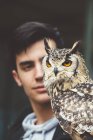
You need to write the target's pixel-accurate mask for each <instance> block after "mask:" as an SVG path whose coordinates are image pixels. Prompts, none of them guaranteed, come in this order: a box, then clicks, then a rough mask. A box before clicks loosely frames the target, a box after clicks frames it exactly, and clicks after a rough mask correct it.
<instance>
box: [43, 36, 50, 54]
mask: <svg viewBox="0 0 93 140" xmlns="http://www.w3.org/2000/svg"><path fill="white" fill-rule="evenodd" d="M44 45H45V50H46V52H47V54H50V52H51V48H50V46H49V44H48V42H47V39H46V38H44Z"/></svg>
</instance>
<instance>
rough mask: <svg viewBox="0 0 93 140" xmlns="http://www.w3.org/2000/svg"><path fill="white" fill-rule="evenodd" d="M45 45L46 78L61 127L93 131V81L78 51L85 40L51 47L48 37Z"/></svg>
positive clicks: (45, 82) (52, 105) (43, 64)
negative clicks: (66, 45)
mask: <svg viewBox="0 0 93 140" xmlns="http://www.w3.org/2000/svg"><path fill="white" fill-rule="evenodd" d="M44 44H45V50H46V52H47V55H46V56H45V57H44V58H43V60H42V67H43V71H44V78H43V80H44V85H45V87H46V89H47V91H48V95H49V96H50V99H51V107H52V110H53V112H54V114H55V116H56V118H57V119H58V121H59V124H60V126H61V127H62V129H63V130H64V131H66V132H67V133H68V134H72V133H73V132H76V133H78V134H79V135H81V134H84V133H85V132H87V133H93V81H92V79H91V78H90V76H89V71H88V69H87V67H86V65H85V61H84V58H83V55H82V54H81V53H80V52H79V51H78V48H79V47H80V46H81V41H77V42H75V43H74V45H73V47H72V48H69V49H66V48H63V49H57V48H56V49H51V48H50V46H49V44H48V41H47V40H46V39H44Z"/></svg>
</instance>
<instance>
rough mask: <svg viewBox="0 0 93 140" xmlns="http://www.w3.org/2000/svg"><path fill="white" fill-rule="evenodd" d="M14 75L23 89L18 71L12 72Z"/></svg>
mask: <svg viewBox="0 0 93 140" xmlns="http://www.w3.org/2000/svg"><path fill="white" fill-rule="evenodd" d="M12 75H13V78H14V80H15V81H16V83H17V85H18V86H19V87H21V86H22V83H21V80H20V77H19V75H18V73H17V71H16V70H12Z"/></svg>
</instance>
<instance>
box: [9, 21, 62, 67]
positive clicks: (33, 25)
mask: <svg viewBox="0 0 93 140" xmlns="http://www.w3.org/2000/svg"><path fill="white" fill-rule="evenodd" d="M45 37H46V38H50V39H53V40H54V41H55V42H56V44H57V46H62V45H63V40H62V38H61V36H60V33H59V31H58V29H57V28H53V27H51V26H50V25H49V24H45V23H39V22H27V23H25V24H23V25H21V26H19V27H18V28H17V29H16V30H15V31H14V33H13V35H12V39H11V50H12V57H13V58H12V60H14V61H12V66H13V67H16V66H14V65H15V56H16V55H17V54H20V53H21V52H22V51H24V50H26V49H27V48H28V47H29V46H30V45H31V44H33V43H34V42H36V41H39V40H41V39H44V38H45ZM13 67H12V68H13Z"/></svg>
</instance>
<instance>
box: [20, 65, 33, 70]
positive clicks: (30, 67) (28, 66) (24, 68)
mask: <svg viewBox="0 0 93 140" xmlns="http://www.w3.org/2000/svg"><path fill="white" fill-rule="evenodd" d="M32 68H33V66H32V65H25V66H23V68H22V69H23V70H25V71H29V70H31V69H32Z"/></svg>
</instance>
